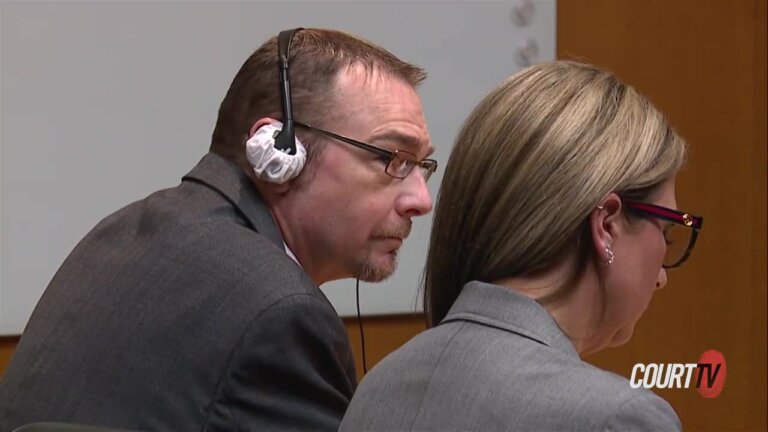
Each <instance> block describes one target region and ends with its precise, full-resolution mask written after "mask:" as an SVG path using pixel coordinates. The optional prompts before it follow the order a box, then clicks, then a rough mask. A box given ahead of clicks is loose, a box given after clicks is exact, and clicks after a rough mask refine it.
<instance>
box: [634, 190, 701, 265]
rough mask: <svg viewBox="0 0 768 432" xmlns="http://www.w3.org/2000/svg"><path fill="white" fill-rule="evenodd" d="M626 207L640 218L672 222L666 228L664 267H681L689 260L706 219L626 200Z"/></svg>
mask: <svg viewBox="0 0 768 432" xmlns="http://www.w3.org/2000/svg"><path fill="white" fill-rule="evenodd" d="M624 205H626V207H627V208H628V209H629V210H630V211H632V212H633V213H635V214H637V215H639V216H643V217H653V218H657V219H662V220H665V221H668V222H672V224H669V225H667V226H666V227H665V228H664V240H665V241H666V243H667V253H666V255H665V256H664V263H663V264H662V267H664V268H666V269H669V268H673V267H679V266H680V265H681V264H682V263H684V262H685V260H687V259H688V257H689V256H690V255H691V251H692V250H693V246H694V245H695V244H696V237H698V235H699V231H700V230H701V226H702V225H703V224H704V218H702V217H700V216H694V215H692V214H690V213H683V212H681V211H677V210H673V209H670V208H667V207H662V206H657V205H654V204H648V203H642V202H636V201H626V200H625V201H624Z"/></svg>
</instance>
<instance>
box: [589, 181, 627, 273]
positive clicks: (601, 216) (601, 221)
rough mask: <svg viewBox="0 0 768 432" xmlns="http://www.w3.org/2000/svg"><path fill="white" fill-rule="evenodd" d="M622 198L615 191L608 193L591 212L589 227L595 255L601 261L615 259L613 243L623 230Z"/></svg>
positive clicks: (605, 261)
mask: <svg viewBox="0 0 768 432" xmlns="http://www.w3.org/2000/svg"><path fill="white" fill-rule="evenodd" d="M621 210H622V209H621V198H620V197H619V195H618V194H616V193H615V192H611V193H609V194H608V195H606V196H605V197H604V198H603V199H601V200H600V202H599V203H598V204H597V206H596V207H595V208H594V209H592V212H591V213H590V214H589V227H590V230H591V232H592V244H593V247H594V253H595V256H597V257H600V261H601V262H604V263H609V262H612V261H613V245H614V241H615V240H616V238H617V236H618V235H620V232H621V229H620V228H621V226H620V224H621V221H622V218H621Z"/></svg>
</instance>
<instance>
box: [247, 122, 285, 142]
mask: <svg viewBox="0 0 768 432" xmlns="http://www.w3.org/2000/svg"><path fill="white" fill-rule="evenodd" d="M277 123H278V120H275V119H273V118H272V117H262V118H260V119H258V120H256V121H255V122H254V123H253V125H252V126H251V129H250V130H249V131H248V138H251V137H252V136H253V134H255V133H256V131H257V130H259V129H261V127H262V126H266V125H268V124H277Z"/></svg>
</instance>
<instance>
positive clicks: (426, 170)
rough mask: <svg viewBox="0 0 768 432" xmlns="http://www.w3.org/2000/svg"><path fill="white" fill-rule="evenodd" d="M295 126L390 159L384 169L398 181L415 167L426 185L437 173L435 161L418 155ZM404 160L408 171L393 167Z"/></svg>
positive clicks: (299, 123) (305, 125) (300, 124)
mask: <svg viewBox="0 0 768 432" xmlns="http://www.w3.org/2000/svg"><path fill="white" fill-rule="evenodd" d="M294 124H295V125H296V126H300V127H303V128H305V129H309V130H311V131H314V132H317V133H319V134H322V135H325V136H327V137H330V138H333V139H336V140H339V141H341V142H344V143H347V144H349V145H352V146H355V147H357V148H359V149H363V150H366V151H369V152H372V153H375V154H377V155H379V156H382V157H385V158H387V159H388V162H387V166H386V168H384V172H385V173H386V174H387V175H389V176H391V177H394V178H396V179H404V178H406V177H408V175H409V174H410V173H411V172H412V171H413V168H414V167H415V166H417V165H418V166H419V168H421V170H422V171H421V172H422V176H423V177H424V182H425V183H426V182H427V180H429V178H430V177H431V176H432V174H434V173H435V171H437V161H436V160H434V159H422V160H420V161H419V160H416V155H415V154H413V153H411V152H408V151H405V150H395V151H390V150H387V149H385V148H382V147H378V146H375V145H372V144H367V143H364V142H362V141H358V140H354V139H352V138H347V137H345V136H344V135H339V134H337V133H333V132H329V131H327V130H323V129H320V128H316V127H314V126H310V125H308V124H305V123H301V122H298V121H295V120H294ZM400 154H403V155H407V156H406V157H399V156H398V155H400ZM398 159H399V160H402V161H404V162H405V163H406V166H405V167H406V169H405V171H403V170H402V169H400V168H398V167H396V166H395V165H392V162H393V161H395V160H398ZM398 170H399V171H398Z"/></svg>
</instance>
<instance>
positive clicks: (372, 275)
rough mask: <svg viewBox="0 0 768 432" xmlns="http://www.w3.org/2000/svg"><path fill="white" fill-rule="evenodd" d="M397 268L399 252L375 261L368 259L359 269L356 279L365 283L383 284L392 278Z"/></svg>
mask: <svg viewBox="0 0 768 432" xmlns="http://www.w3.org/2000/svg"><path fill="white" fill-rule="evenodd" d="M396 268H397V252H393V253H388V254H386V255H385V256H380V257H376V258H375V259H372V258H371V257H368V259H366V260H365V261H364V262H363V263H361V265H360V266H359V267H358V271H357V272H356V276H355V277H357V278H358V279H360V280H361V281H363V282H372V283H376V282H383V281H385V280H387V279H389V277H390V276H392V274H393V273H394V272H395V269H396Z"/></svg>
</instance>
